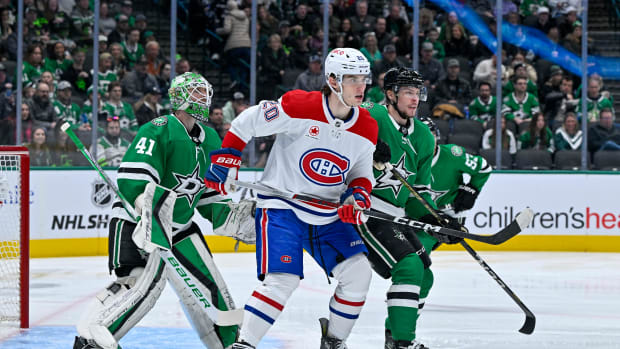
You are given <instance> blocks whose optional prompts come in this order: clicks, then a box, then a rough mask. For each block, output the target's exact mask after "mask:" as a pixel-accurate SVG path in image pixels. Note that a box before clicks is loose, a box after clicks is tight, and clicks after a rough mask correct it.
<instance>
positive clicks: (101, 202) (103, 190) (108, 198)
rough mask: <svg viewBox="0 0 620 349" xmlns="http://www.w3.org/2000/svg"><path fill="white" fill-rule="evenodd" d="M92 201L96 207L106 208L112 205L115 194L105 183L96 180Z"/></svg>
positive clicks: (91, 196)
mask: <svg viewBox="0 0 620 349" xmlns="http://www.w3.org/2000/svg"><path fill="white" fill-rule="evenodd" d="M90 199H91V201H92V202H93V204H94V205H95V206H98V207H106V206H108V205H110V204H111V203H112V200H113V199H114V192H113V191H112V188H110V186H109V185H107V184H106V183H105V182H104V181H102V180H95V181H94V182H93V191H92V193H91V195H90Z"/></svg>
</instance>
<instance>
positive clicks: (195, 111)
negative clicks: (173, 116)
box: [168, 72, 213, 122]
mask: <svg viewBox="0 0 620 349" xmlns="http://www.w3.org/2000/svg"><path fill="white" fill-rule="evenodd" d="M168 95H169V96H170V104H171V106H172V110H173V111H175V110H183V111H185V112H186V113H188V114H189V115H191V116H192V117H194V118H195V119H196V120H199V121H203V122H206V121H207V120H208V119H209V107H210V106H211V98H212V97H213V87H212V86H211V84H210V83H209V82H208V81H207V79H205V78H204V77H203V76H202V75H200V74H196V73H192V72H187V73H183V74H181V75H179V76H176V77H175V78H174V80H172V83H171V84H170V89H169V90H168Z"/></svg>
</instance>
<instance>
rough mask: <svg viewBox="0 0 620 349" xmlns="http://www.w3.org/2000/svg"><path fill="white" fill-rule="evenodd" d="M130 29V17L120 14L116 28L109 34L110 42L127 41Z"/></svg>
mask: <svg viewBox="0 0 620 349" xmlns="http://www.w3.org/2000/svg"><path fill="white" fill-rule="evenodd" d="M130 29H131V27H130V26H129V17H127V16H125V15H123V14H121V15H119V16H118V18H117V19H116V28H114V30H113V31H112V32H110V34H108V44H112V43H114V42H118V43H122V42H125V41H126V40H127V36H128V35H129V30H130Z"/></svg>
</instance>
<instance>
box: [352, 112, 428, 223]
mask: <svg viewBox="0 0 620 349" xmlns="http://www.w3.org/2000/svg"><path fill="white" fill-rule="evenodd" d="M362 106H363V107H364V108H366V109H368V111H369V112H370V115H371V116H372V117H373V118H374V119H375V120H377V124H378V126H379V139H381V140H382V141H383V142H385V143H387V144H388V145H389V147H390V151H391V154H392V159H391V160H390V162H391V163H392V165H393V167H394V168H395V169H397V170H398V171H399V172H400V173H401V174H402V175H403V176H404V177H405V178H406V179H407V182H409V184H411V185H412V186H413V187H414V188H416V189H418V191H419V192H420V193H421V194H422V196H423V197H424V198H425V199H426V201H428V202H429V203H430V204H431V206H433V207H434V208H436V207H435V204H434V202H433V201H432V197H431V195H430V184H431V161H432V158H433V149H434V148H435V137H433V134H432V133H431V131H430V130H429V129H428V127H427V126H426V125H424V124H423V123H422V122H421V121H419V120H417V119H411V125H410V126H409V128H408V129H407V132H406V133H407V135H404V133H403V132H401V131H400V128H401V126H400V125H398V124H397V123H396V122H395V121H394V119H392V117H391V116H390V115H389V114H388V110H387V107H386V106H384V105H380V104H373V103H369V102H366V103H365V104H363V105H362ZM374 176H375V180H376V181H377V184H376V185H375V187H374V188H373V190H372V195H373V197H374V198H373V201H372V207H373V208H374V209H377V210H379V211H383V212H386V213H389V214H392V215H395V216H397V215H400V216H402V215H403V213H405V214H407V215H408V216H409V217H412V218H420V217H422V216H424V215H426V214H427V213H428V212H427V211H426V209H425V208H424V206H422V204H421V203H420V202H419V201H418V200H417V199H416V198H415V197H413V196H411V194H410V193H409V190H407V188H405V187H403V185H402V184H401V183H400V181H398V180H397V179H396V178H393V177H392V175H391V172H390V171H388V170H386V171H378V170H377V169H375V170H374ZM403 209H404V212H403Z"/></svg>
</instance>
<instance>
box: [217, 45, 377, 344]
mask: <svg viewBox="0 0 620 349" xmlns="http://www.w3.org/2000/svg"><path fill="white" fill-rule="evenodd" d="M325 75H326V82H327V86H326V87H324V88H323V91H315V92H305V91H301V90H295V91H290V92H288V93H286V94H284V95H283V96H282V98H281V99H280V100H279V101H277V102H276V101H262V102H260V103H259V104H258V105H255V106H253V107H250V108H248V109H247V110H245V111H244V112H242V113H241V114H240V115H239V116H238V117H237V118H236V119H235V120H234V121H233V122H232V125H231V128H230V131H229V132H228V134H227V135H226V137H225V138H224V140H223V143H222V149H220V150H218V151H213V152H211V167H210V169H209V171H208V172H207V174H206V178H205V182H206V183H207V186H209V187H212V188H215V189H217V190H219V191H220V192H222V193H226V192H227V191H229V190H230V188H231V181H230V180H229V179H230V178H233V179H234V178H236V173H237V169H238V168H239V166H240V164H241V151H242V150H243V148H244V147H245V145H246V144H247V143H248V142H249V141H250V140H251V139H252V137H262V136H268V135H274V134H275V135H276V140H275V143H274V145H273V148H272V150H271V154H270V156H269V160H268V161H267V165H266V166H265V172H264V173H263V176H262V183H263V184H265V185H267V186H269V187H272V188H277V189H278V190H281V191H287V192H292V193H298V194H306V195H313V196H319V197H322V198H324V199H326V200H331V201H338V200H340V203H341V206H340V207H339V208H338V209H335V208H332V207H326V206H321V205H317V204H315V203H311V202H301V201H294V200H286V199H282V198H280V197H274V196H269V195H261V194H259V195H258V199H259V201H258V203H257V210H256V233H257V234H256V235H257V238H256V260H257V274H258V278H259V279H260V280H261V281H262V283H261V284H260V285H259V286H258V287H257V288H256V289H255V290H254V292H253V293H252V295H251V296H250V299H249V300H248V301H247V303H246V305H245V307H244V309H245V314H244V319H243V324H242V326H241V332H240V335H239V340H238V342H237V343H235V344H234V345H233V349H249V348H255V347H256V346H257V345H258V343H259V342H260V340H261V338H263V336H264V335H265V334H266V333H267V331H268V330H269V328H270V327H271V325H272V324H273V323H274V321H275V320H276V319H277V317H278V316H279V315H280V313H281V312H282V310H283V309H284V305H285V304H286V301H287V300H288V298H289V297H290V296H291V294H292V293H293V291H294V290H295V288H297V286H298V285H299V282H300V279H301V278H303V264H302V262H303V249H305V250H306V251H308V252H309V253H310V254H311V255H312V257H313V258H314V260H315V261H316V262H317V263H318V264H319V265H320V266H321V267H322V268H323V269H324V270H325V272H326V273H327V274H328V275H329V276H330V277H334V278H335V279H336V280H338V287H337V288H336V290H335V293H334V295H333V296H332V297H331V300H330V303H329V320H327V319H320V324H321V330H322V334H323V336H322V338H321V349H331V348H334V349H335V348H346V345H345V341H346V339H347V337H348V336H349V333H350V332H351V329H352V328H353V325H354V324H355V321H356V319H357V318H358V316H359V314H360V312H361V310H362V306H363V305H364V301H365V299H366V293H367V291H368V287H369V284H370V278H371V274H372V273H371V268H370V265H369V262H368V260H367V259H366V257H365V254H366V253H367V250H366V247H365V245H364V244H363V242H362V240H361V239H360V237H359V236H358V235H357V233H356V231H355V229H354V226H353V224H359V223H360V219H361V211H362V210H364V209H368V208H370V196H369V193H370V191H371V190H372V186H373V185H374V178H373V173H372V154H373V151H374V148H375V144H376V140H377V123H376V121H375V120H374V119H372V118H371V117H370V115H369V113H368V112H367V111H366V110H365V109H361V108H359V105H361V104H362V101H363V97H364V90H365V88H366V85H367V84H369V83H370V78H369V76H370V64H369V63H368V60H366V58H364V56H363V55H362V53H361V52H359V51H358V50H356V49H352V48H338V49H334V50H333V51H331V52H330V53H329V54H328V56H327V58H326V60H325Z"/></svg>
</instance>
